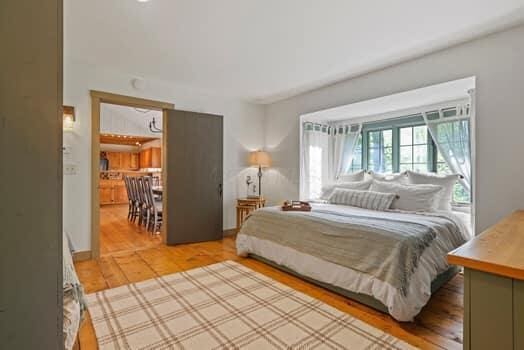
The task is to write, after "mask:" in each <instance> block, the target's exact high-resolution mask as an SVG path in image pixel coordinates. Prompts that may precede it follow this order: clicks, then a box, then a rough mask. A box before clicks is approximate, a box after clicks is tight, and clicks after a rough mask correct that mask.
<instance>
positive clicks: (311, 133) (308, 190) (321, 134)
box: [300, 122, 332, 200]
mask: <svg viewBox="0 0 524 350" xmlns="http://www.w3.org/2000/svg"><path fill="white" fill-rule="evenodd" d="M331 132H332V128H331V126H329V125H325V124H316V123H311V122H306V123H304V124H303V135H302V156H303V160H302V171H301V173H302V176H301V186H300V188H301V196H300V197H301V198H302V199H306V200H307V199H313V198H318V197H319V196H320V194H321V190H322V185H323V184H325V183H327V182H328V181H329V178H330V170H329V168H330V167H329V165H330V160H329V157H330V156H329V153H330V143H331V141H330V139H331Z"/></svg>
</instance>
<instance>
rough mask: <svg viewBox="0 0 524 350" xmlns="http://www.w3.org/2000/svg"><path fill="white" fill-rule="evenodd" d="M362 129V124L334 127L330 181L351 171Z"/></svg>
mask: <svg viewBox="0 0 524 350" xmlns="http://www.w3.org/2000/svg"><path fill="white" fill-rule="evenodd" d="M361 131H362V124H359V125H335V126H334V127H333V136H332V139H331V140H332V152H331V159H330V161H331V164H330V174H329V175H330V176H329V179H330V181H333V180H337V179H338V178H339V177H340V175H343V174H346V173H348V172H349V168H350V167H351V161H352V160H353V153H354V151H355V148H356V146H357V142H358V137H359V135H360V132H361Z"/></svg>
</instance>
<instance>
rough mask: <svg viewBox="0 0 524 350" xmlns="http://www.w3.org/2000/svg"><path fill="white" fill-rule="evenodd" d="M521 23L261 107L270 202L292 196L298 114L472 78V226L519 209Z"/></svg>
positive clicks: (295, 192)
mask: <svg viewBox="0 0 524 350" xmlns="http://www.w3.org/2000/svg"><path fill="white" fill-rule="evenodd" d="M523 72H524V26H519V27H516V28H513V29H511V30H507V31H504V32H501V33H497V34H493V35H490V36H488V37H485V38H481V39H477V40H474V41H471V42H468V43H465V44H461V45H458V46H456V47H452V48H449V49H446V50H443V51H440V52H437V53H433V54H430V55H427V56H425V57H422V58H419V59H415V60H412V61H409V62H405V63H402V64H399V65H396V66H393V67H390V68H386V69H383V70H380V71H376V72H373V73H369V74H366V75H363V76H360V77H357V78H354V79H350V80H346V81H343V82H341V83H338V84H334V85H331V86H327V87H324V88H321V89H318V90H315V91H312V92H309V93H305V94H301V95H299V96H296V97H293V98H290V99H287V100H285V101H281V102H278V103H274V104H271V105H268V106H267V108H266V126H265V127H266V131H265V135H266V148H267V150H268V151H269V152H271V154H272V156H273V167H272V169H271V171H270V173H269V176H268V179H267V180H268V182H269V184H268V185H266V187H265V188H266V189H267V190H269V192H267V197H268V200H269V201H270V202H271V203H275V202H277V201H280V200H282V199H287V198H298V196H299V116H300V115H301V114H304V113H309V112H313V111H318V110H322V109H326V108H330V107H335V106H340V105H345V104H349V103H354V102H358V101H363V100H367V99H371V98H376V97H380V96H385V95H390V94H393V93H397V92H401V91H407V90H411V89H416V88H420V87H423V86H428V85H433V84H438V83H442V82H446V81H450V80H455V79H459V78H464V77H468V76H476V99H477V103H476V107H477V122H476V125H475V133H476V137H477V142H476V151H477V162H476V176H477V178H476V184H475V185H476V193H477V195H476V198H475V202H476V214H477V215H476V231H477V232H480V231H482V230H484V229H486V228H487V227H488V226H489V225H492V224H493V223H495V222H496V221H497V220H499V219H500V218H501V217H502V216H504V215H507V214H508V213H510V212H511V211H513V210H515V209H517V208H522V207H524V186H522V184H521V181H520V178H521V177H522V174H524V161H523V156H522V152H523V151H524V98H523V97H524V73H523Z"/></svg>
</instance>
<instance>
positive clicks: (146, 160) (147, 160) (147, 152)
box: [140, 148, 152, 168]
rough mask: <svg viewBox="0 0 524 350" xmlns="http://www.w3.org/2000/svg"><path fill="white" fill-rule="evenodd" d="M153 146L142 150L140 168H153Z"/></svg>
mask: <svg viewBox="0 0 524 350" xmlns="http://www.w3.org/2000/svg"><path fill="white" fill-rule="evenodd" d="M151 163H152V162H151V148H147V149H144V150H142V151H140V168H151Z"/></svg>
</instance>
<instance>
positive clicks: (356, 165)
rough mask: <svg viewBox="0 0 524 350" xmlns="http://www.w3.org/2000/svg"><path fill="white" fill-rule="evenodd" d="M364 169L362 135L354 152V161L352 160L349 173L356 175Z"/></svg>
mask: <svg viewBox="0 0 524 350" xmlns="http://www.w3.org/2000/svg"><path fill="white" fill-rule="evenodd" d="M361 169H362V133H361V134H360V135H359V137H358V140H357V145H356V146H355V150H354V151H353V159H352V160H351V166H350V167H349V172H350V173H354V172H357V171H360V170H361Z"/></svg>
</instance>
